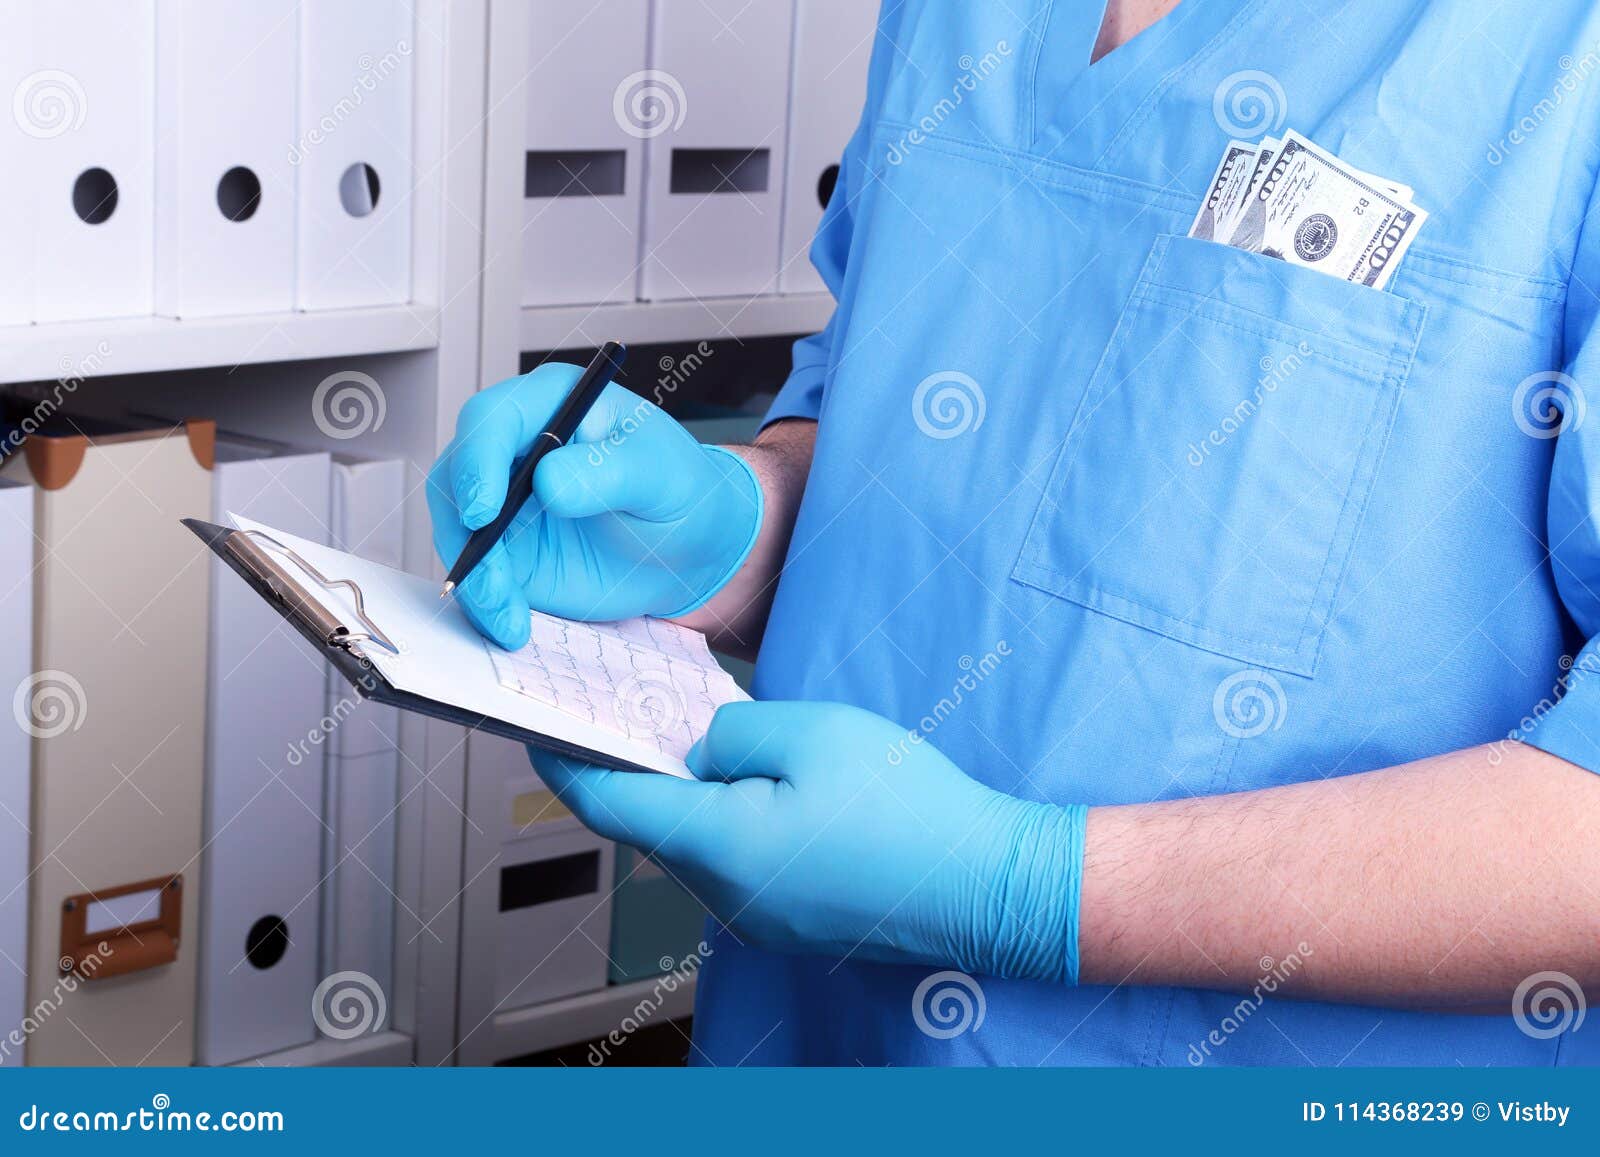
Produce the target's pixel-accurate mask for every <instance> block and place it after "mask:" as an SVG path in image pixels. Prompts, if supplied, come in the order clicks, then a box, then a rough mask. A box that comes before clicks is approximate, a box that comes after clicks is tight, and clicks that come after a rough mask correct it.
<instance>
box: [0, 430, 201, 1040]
mask: <svg viewBox="0 0 1600 1157" xmlns="http://www.w3.org/2000/svg"><path fill="white" fill-rule="evenodd" d="M66 429H67V432H66V433H65V434H63V435H61V436H55V437H52V436H48V435H46V434H42V433H40V434H35V435H33V436H31V437H29V439H28V440H27V442H26V443H24V447H23V452H22V453H21V454H16V455H13V456H12V457H11V459H10V460H9V461H8V462H7V464H6V465H5V467H4V468H3V469H0V476H5V477H8V478H13V479H15V480H17V481H23V482H31V483H33V484H34V486H35V487H36V490H35V500H34V503H35V505H34V531H35V546H34V550H35V557H34V561H35V563H36V567H35V570H34V608H35V609H34V646H33V655H34V671H35V679H36V680H44V679H50V680H52V681H53V682H52V686H53V687H55V688H57V689H58V690H57V691H56V693H55V700H54V708H53V709H52V713H51V714H49V715H48V716H43V715H42V716H41V718H40V719H39V720H37V721H35V723H36V725H35V726H34V727H33V728H32V729H31V730H32V732H33V734H34V741H33V775H34V791H33V847H32V852H31V859H32V866H33V869H34V874H33V881H32V895H31V904H30V909H31V913H32V915H31V921H30V935H29V949H28V973H29V975H28V1004H29V1006H30V1007H31V1008H33V1009H34V1010H35V1020H36V1022H37V1026H36V1027H35V1028H34V1030H33V1031H32V1033H31V1034H30V1036H29V1038H28V1050H27V1060H28V1063H29V1064H30V1065H105V1064H116V1065H140V1064H143V1065H186V1064H189V1063H190V1062H191V1061H192V1059H193V1055H194V1018H195V981H196V969H195V952H194V944H193V943H191V941H193V940H194V937H195V932H196V921H197V917H198V912H199V908H198V903H197V901H198V899H199V895H200V889H199V887H198V885H199V868H200V835H201V824H202V820H201V814H202V813H201V802H202V801H201V792H202V784H203V774H204V763H205V718H206V702H205V696H206V617H207V598H208V593H209V589H208V587H209V584H208V582H207V578H208V569H207V566H206V563H205V559H204V557H203V551H202V549H201V548H200V545H199V544H198V543H196V542H195V541H194V538H193V536H192V535H190V534H189V533H188V532H187V531H186V530H184V528H183V526H182V525H181V524H180V523H179V521H178V519H179V518H181V517H183V516H185V515H189V514H195V513H199V512H203V511H206V510H208V509H209V508H210V502H211V479H210V473H209V472H210V467H211V462H212V447H213V439H214V435H215V430H214V427H213V425H212V424H211V423H210V422H190V423H187V424H186V426H178V427H175V428H174V427H165V428H161V429H156V430H141V431H135V432H128V431H117V432H107V433H103V434H102V433H98V432H91V433H87V434H86V433H82V432H79V431H78V430H76V429H75V428H72V427H67V428H66ZM40 685H41V686H43V684H42V683H41V684H40ZM41 706H43V701H41ZM40 1008H48V1009H49V1012H48V1014H47V1015H43V1016H40V1015H38V1014H37V1010H39V1009H40Z"/></svg>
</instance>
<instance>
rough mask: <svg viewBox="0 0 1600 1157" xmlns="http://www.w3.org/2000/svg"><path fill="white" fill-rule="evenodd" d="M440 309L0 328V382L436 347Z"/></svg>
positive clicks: (141, 319) (415, 307)
mask: <svg viewBox="0 0 1600 1157" xmlns="http://www.w3.org/2000/svg"><path fill="white" fill-rule="evenodd" d="M438 344H439V311H438V310H437V309H436V308H433V307H429V306H419V305H396V306H389V307H385V308H381V309H349V310H328V311H326V312H321V313H281V314H266V315H260V316H250V317H217V318H195V319H188V320H179V319H177V318H170V317H127V318H112V319H109V320H105V321H77V322H56V323H52V324H48V325H18V326H4V327H0V381H4V382H28V381H44V380H49V379H54V378H61V377H65V376H68V375H72V374H78V375H82V376H89V375H90V374H95V375H99V374H106V373H117V374H143V373H156V372H170V371H172V370H187V369H201V368H204V367H207V366H242V365H259V364H262V363H266V362H283V361H292V360H305V359H310V358H332V357H356V356H359V355H363V354H377V353H391V352H395V351H404V350H424V349H433V348H435V347H436V346H438Z"/></svg>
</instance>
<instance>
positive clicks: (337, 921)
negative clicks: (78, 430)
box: [322, 456, 407, 998]
mask: <svg viewBox="0 0 1600 1157" xmlns="http://www.w3.org/2000/svg"><path fill="white" fill-rule="evenodd" d="M405 473H406V471H405V463H404V462H402V461H400V460H399V459H381V460H365V459H360V458H354V457H345V456H338V457H336V458H335V459H334V463H333V520H332V528H333V533H332V536H331V542H330V545H332V546H335V547H337V548H338V549H340V550H348V551H351V552H354V553H358V554H360V555H362V556H363V557H366V558H370V559H372V560H373V561H374V562H380V563H382V564H383V565H385V566H392V567H395V568H396V569H399V568H401V567H402V566H403V565H404V561H405V559H404V556H405V530H404V521H403V520H404V507H405V495H406V489H407V488H406V483H405ZM327 687H328V693H327V694H328V698H327V707H326V712H327V714H328V715H329V716H330V717H337V718H339V719H341V720H342V722H341V723H340V724H339V726H338V728H337V729H336V730H335V731H334V733H333V735H332V739H331V742H330V743H329V744H328V750H327V780H326V795H325V797H324V807H325V809H326V812H327V816H328V827H327V830H326V832H325V833H324V842H323V852H322V858H323V866H322V871H323V894H324V901H323V943H322V967H323V971H324V973H325V974H326V975H330V976H331V975H332V974H333V973H335V972H361V973H365V974H366V975H367V976H370V977H371V978H372V979H373V981H374V982H375V983H376V984H377V985H378V986H379V988H381V989H382V991H383V992H384V993H385V994H386V995H388V996H389V997H391V998H392V997H393V994H394V989H393V973H394V905H395V898H394V893H395V839H396V834H397V833H396V827H395V811H396V807H397V805H398V802H399V779H400V749H399V744H400V719H399V712H398V711H397V710H396V709H395V708H393V707H390V706H387V705H385V704H382V703H368V702H358V700H357V699H356V697H355V696H354V693H353V692H352V691H351V689H350V686H349V684H348V683H346V682H345V681H344V680H343V679H341V678H338V677H337V676H330V678H329V681H328V684H327Z"/></svg>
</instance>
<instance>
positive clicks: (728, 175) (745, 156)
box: [671, 149, 772, 194]
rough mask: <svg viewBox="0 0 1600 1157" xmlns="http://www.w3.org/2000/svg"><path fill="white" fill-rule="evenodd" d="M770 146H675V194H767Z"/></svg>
mask: <svg viewBox="0 0 1600 1157" xmlns="http://www.w3.org/2000/svg"><path fill="white" fill-rule="evenodd" d="M771 171H772V150H770V149H673V150H672V176H671V190H672V192H674V193H695V194H707V193H765V192H766V191H767V182H768V180H769V179H770V174H771Z"/></svg>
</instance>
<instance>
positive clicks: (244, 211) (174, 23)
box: [155, 0, 298, 317]
mask: <svg viewBox="0 0 1600 1157" xmlns="http://www.w3.org/2000/svg"><path fill="white" fill-rule="evenodd" d="M297 33H298V22H297V21H296V20H295V19H294V18H293V16H292V13H291V10H290V8H289V7H288V6H287V5H284V4H272V3H263V2H261V0H205V2H204V3H195V2H194V0H157V6H156V64H157V68H156V78H157V80H156V105H155V108H156V180H155V192H156V197H155V205H156V233H155V243H156V257H155V261H156V264H155V276H156V289H155V311H156V312H157V313H160V314H164V315H168V316H172V317H201V316H207V315H217V314H240V313H281V312H285V311H287V310H289V309H292V308H293V306H294V167H293V166H292V165H291V164H290V146H291V145H292V144H293V143H294V136H295V101H294V94H295V79H294V77H295V63H296V59H297V58H296V36H297Z"/></svg>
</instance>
